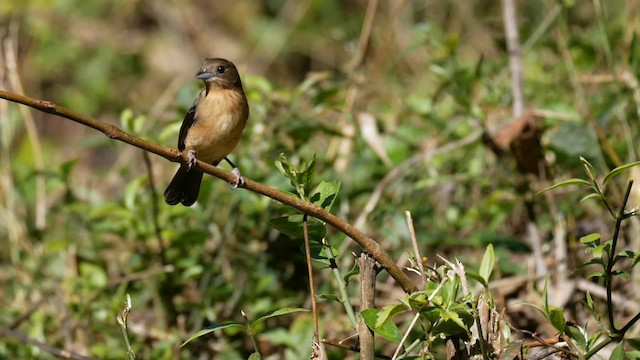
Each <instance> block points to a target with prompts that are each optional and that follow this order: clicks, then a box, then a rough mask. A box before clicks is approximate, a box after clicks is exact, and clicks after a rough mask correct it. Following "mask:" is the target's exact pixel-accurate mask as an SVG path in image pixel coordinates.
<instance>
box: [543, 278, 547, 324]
mask: <svg viewBox="0 0 640 360" xmlns="http://www.w3.org/2000/svg"><path fill="white" fill-rule="evenodd" d="M548 286H549V276H547V278H546V279H544V291H543V292H542V301H543V305H542V312H543V313H544V316H545V317H546V318H547V319H548V318H549V297H548V296H547V295H548V294H547V287H548Z"/></svg>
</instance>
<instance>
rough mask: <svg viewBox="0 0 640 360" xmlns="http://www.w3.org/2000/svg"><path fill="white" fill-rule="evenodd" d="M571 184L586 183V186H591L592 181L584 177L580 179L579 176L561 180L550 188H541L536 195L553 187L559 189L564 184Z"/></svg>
mask: <svg viewBox="0 0 640 360" xmlns="http://www.w3.org/2000/svg"><path fill="white" fill-rule="evenodd" d="M569 185H586V186H591V183H590V182H588V181H587V180H584V179H578V178H573V179H569V180H565V181H561V182H559V183H557V184H555V185H551V186H549V187H548V188H546V189H544V190H540V191H538V192H537V193H535V195H539V194H542V193H543V192H547V191H549V190H553V189H557V188H559V187H563V186H569Z"/></svg>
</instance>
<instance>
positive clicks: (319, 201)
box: [310, 181, 340, 211]
mask: <svg viewBox="0 0 640 360" xmlns="http://www.w3.org/2000/svg"><path fill="white" fill-rule="evenodd" d="M338 191H340V181H322V182H320V184H318V187H316V190H315V192H314V194H313V195H312V196H311V198H310V200H311V202H312V203H314V204H316V205H318V206H320V207H322V208H323V209H325V210H327V211H331V207H332V206H333V204H334V202H335V201H336V198H337V197H338Z"/></svg>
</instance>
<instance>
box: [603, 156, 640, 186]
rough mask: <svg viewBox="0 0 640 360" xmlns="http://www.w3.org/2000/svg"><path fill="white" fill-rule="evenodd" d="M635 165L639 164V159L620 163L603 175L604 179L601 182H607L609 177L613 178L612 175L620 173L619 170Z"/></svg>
mask: <svg viewBox="0 0 640 360" xmlns="http://www.w3.org/2000/svg"><path fill="white" fill-rule="evenodd" d="M636 165H640V161H636V162H632V163H630V164H625V165H621V166H618V167H617V168H615V169H613V170H611V171H610V172H609V173H608V174H607V175H606V176H605V177H604V180H603V181H602V184H606V183H607V182H609V181H610V180H611V179H613V178H614V177H616V176H618V175H620V173H621V172H623V171H625V170H627V169H629V168H632V167H634V166H636Z"/></svg>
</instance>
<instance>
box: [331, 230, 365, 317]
mask: <svg viewBox="0 0 640 360" xmlns="http://www.w3.org/2000/svg"><path fill="white" fill-rule="evenodd" d="M323 242H324V240H323ZM323 245H325V246H327V247H328V248H329V249H328V251H327V257H328V258H329V264H330V265H329V266H330V267H331V273H332V274H333V277H334V278H335V279H336V282H337V283H338V292H339V293H340V302H341V303H342V306H344V311H345V312H346V313H347V317H348V318H349V322H350V323H351V326H353V328H356V327H357V325H358V320H357V319H356V314H355V312H354V311H353V306H351V302H349V294H348V293H347V284H346V283H345V282H344V279H343V278H342V274H341V273H340V269H338V263H337V262H336V257H335V256H334V255H333V252H332V251H331V247H330V246H329V244H327V243H326V242H324V244H323Z"/></svg>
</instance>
